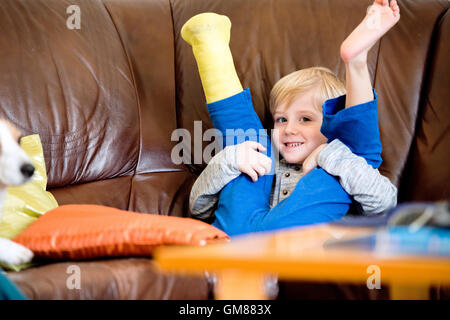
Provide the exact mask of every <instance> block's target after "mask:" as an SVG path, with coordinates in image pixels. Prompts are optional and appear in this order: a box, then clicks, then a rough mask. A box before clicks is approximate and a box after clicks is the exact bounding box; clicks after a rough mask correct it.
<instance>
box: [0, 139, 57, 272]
mask: <svg viewBox="0 0 450 320" xmlns="http://www.w3.org/2000/svg"><path fill="white" fill-rule="evenodd" d="M20 146H21V147H22V149H23V150H24V151H25V153H26V154H27V155H28V156H29V157H30V160H31V162H32V164H33V165H34V167H35V171H34V175H33V178H32V179H31V180H30V181H29V182H27V183H26V184H23V185H21V186H17V187H8V193H7V195H6V197H5V201H4V203H3V208H2V214H1V221H0V237H1V238H8V239H11V238H13V237H15V236H16V235H18V234H19V233H21V232H22V231H23V230H25V228H26V227H28V226H29V225H30V224H31V223H32V222H34V221H35V220H36V219H37V218H39V217H40V216H41V215H42V214H44V213H45V212H47V211H48V210H51V209H54V208H56V207H58V203H57V202H56V200H55V198H54V197H53V195H52V194H51V193H50V192H47V191H46V188H47V171H46V168H45V161H44V152H43V150H42V144H41V139H40V138H39V135H38V134H34V135H30V136H26V137H22V139H21V140H20ZM3 266H5V265H3ZM6 267H8V268H10V269H11V268H12V266H6ZM12 269H15V268H12Z"/></svg>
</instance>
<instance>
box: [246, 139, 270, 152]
mask: <svg viewBox="0 0 450 320" xmlns="http://www.w3.org/2000/svg"><path fill="white" fill-rule="evenodd" d="M244 143H245V144H246V145H247V146H248V147H250V148H252V149H253V150H257V151H263V152H264V151H266V150H267V149H266V147H264V146H263V145H262V144H261V143H259V142H256V141H245V142H244Z"/></svg>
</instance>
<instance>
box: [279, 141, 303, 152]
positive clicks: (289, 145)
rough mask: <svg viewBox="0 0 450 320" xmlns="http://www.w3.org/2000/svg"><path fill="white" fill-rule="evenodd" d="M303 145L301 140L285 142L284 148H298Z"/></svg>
mask: <svg viewBox="0 0 450 320" xmlns="http://www.w3.org/2000/svg"><path fill="white" fill-rule="evenodd" d="M302 145H303V142H286V143H285V144H284V146H285V147H286V150H294V149H296V148H299V147H301V146H302Z"/></svg>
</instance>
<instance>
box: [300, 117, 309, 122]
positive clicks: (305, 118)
mask: <svg viewBox="0 0 450 320" xmlns="http://www.w3.org/2000/svg"><path fill="white" fill-rule="evenodd" d="M308 121H311V119H310V118H307V117H301V118H300V122H308Z"/></svg>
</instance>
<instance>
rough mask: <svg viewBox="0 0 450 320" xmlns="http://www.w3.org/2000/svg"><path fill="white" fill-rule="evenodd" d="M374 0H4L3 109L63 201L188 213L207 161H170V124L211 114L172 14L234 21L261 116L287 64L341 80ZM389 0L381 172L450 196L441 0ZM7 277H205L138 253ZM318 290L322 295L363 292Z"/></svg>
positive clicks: (36, 292)
mask: <svg viewBox="0 0 450 320" xmlns="http://www.w3.org/2000/svg"><path fill="white" fill-rule="evenodd" d="M370 3H371V1H370V0H364V1H362V0H259V1H255V0H253V1H251V0H208V1H206V0H170V1H169V0H71V1H61V0H3V1H1V2H0V31H1V35H0V52H1V59H0V117H4V118H7V119H9V120H10V121H11V122H13V123H14V124H15V125H16V126H17V127H19V128H20V129H21V130H22V132H23V133H24V134H32V133H38V134H40V136H41V139H42V143H43V147H44V153H45V160H46V165H47V173H48V188H49V190H50V191H51V192H52V193H53V194H54V196H55V197H56V199H57V201H58V203H59V204H60V205H62V204H69V203H90V204H102V205H107V206H112V207H116V208H120V209H126V210H133V211H138V212H150V213H158V214H163V215H172V216H188V215H189V212H188V195H189V191H190V188H191V186H192V183H193V181H194V180H195V178H196V175H197V174H198V173H199V172H200V171H201V169H202V168H203V167H204V163H202V164H195V163H194V164H187V165H175V164H174V163H173V162H172V161H171V157H170V155H171V150H172V148H173V146H175V145H176V144H177V143H178V141H171V134H172V132H173V130H175V129H176V128H186V129H188V130H189V131H190V132H191V133H192V134H194V121H196V120H200V121H202V122H201V124H202V129H203V131H204V130H206V129H208V128H210V127H211V122H210V120H209V118H208V113H207V109H206V107H205V104H204V102H205V101H204V97H203V91H202V88H201V83H200V78H199V76H198V72H197V67H196V64H195V61H194V58H193V55H192V53H191V49H190V47H189V46H188V45H187V44H186V43H185V42H184V41H183V40H182V39H181V37H180V29H181V26H182V25H183V24H184V23H185V22H186V21H187V20H188V19H189V18H190V17H191V16H193V15H195V14H197V13H200V12H205V11H212V12H216V13H220V14H225V15H227V16H228V17H230V19H231V21H232V23H233V27H232V34H231V49H232V52H233V55H234V59H235V65H236V68H237V71H238V74H239V77H240V79H241V81H242V83H243V85H244V86H245V87H249V88H250V89H251V91H252V96H253V102H254V106H255V109H256V111H257V113H258V114H259V116H260V117H261V119H262V121H263V124H265V126H266V127H267V128H270V127H271V126H272V123H271V119H270V113H269V111H268V97H269V92H270V89H271V88H272V86H273V85H274V83H275V82H276V81H277V80H278V79H280V78H281V77H282V76H283V75H285V74H287V73H289V72H292V71H294V70H297V69H301V68H304V67H310V66H314V65H322V66H325V67H328V68H330V69H331V70H333V71H335V72H336V73H337V74H338V75H339V76H341V77H343V76H344V71H345V70H344V66H343V64H342V62H341V60H340V57H339V46H340V43H341V42H342V40H343V39H344V38H345V37H346V35H347V34H348V33H349V32H350V31H351V30H352V28H354V27H355V26H356V25H357V24H358V23H359V21H360V20H361V18H362V16H363V14H364V12H365V10H366V8H367V7H368V5H369V4H370ZM399 3H400V7H401V20H400V22H399V24H398V25H397V26H396V27H395V28H394V29H393V30H391V31H390V32H389V33H388V34H387V35H386V36H385V37H384V38H383V39H382V40H381V41H380V42H379V43H377V44H376V45H375V48H374V49H373V50H372V51H371V53H370V55H369V68H370V73H371V76H372V80H373V83H374V86H375V88H376V90H377V92H378V94H379V115H380V127H381V133H382V142H383V159H384V162H383V165H382V167H381V171H382V173H383V174H385V175H386V176H388V177H389V178H390V179H391V180H392V182H393V183H395V184H396V185H397V186H398V187H399V201H400V202H402V201H423V200H427V201H435V200H441V199H449V198H450V189H449V183H448V179H449V176H450V175H449V166H448V159H449V146H450V139H449V136H448V133H449V129H448V128H449V119H450V108H449V107H448V103H449V101H450V93H449V91H448V86H449V84H450V68H449V63H450V62H449V56H448V53H449V47H450V14H449V12H448V7H449V3H448V1H447V0H400V1H399ZM73 4H76V5H78V6H79V7H80V9H81V29H79V30H77V29H75V30H71V29H69V28H68V27H67V25H66V22H67V19H68V18H69V17H70V14H68V13H66V9H67V7H68V6H69V5H73ZM206 143H208V142H205V144H206ZM192 148H193V146H192ZM192 159H194V158H193V157H192ZM72 264H76V265H78V266H79V267H80V270H81V289H79V290H78V289H68V288H67V286H66V281H67V278H68V276H69V274H68V273H67V270H68V269H67V268H68V266H70V265H72ZM9 276H10V278H11V279H12V280H13V281H14V282H15V283H16V284H17V285H18V286H19V288H20V289H21V290H22V291H23V292H24V293H25V294H26V295H27V296H28V297H30V298H32V299H207V298H210V297H211V285H210V284H209V283H208V281H207V280H206V277H188V276H183V275H171V274H160V273H159V272H158V271H157V269H156V267H155V263H154V262H153V261H152V260H151V259H143V258H116V259H101V260H96V261H75V262H74V261H71V262H56V263H55V262H53V263H49V264H46V265H43V266H39V267H34V268H30V269H27V270H24V271H21V272H18V273H9ZM281 288H285V285H284V284H283V285H282V286H281ZM302 288H303V290H304V291H305V290H306V289H305V288H307V292H311V291H310V290H311V288H310V285H309V284H308V285H305V286H302V284H301V283H300V284H297V287H296V290H300V291H301V290H302ZM314 288H316V289H317V288H319V289H318V290H319V292H320V294H319V295H316V296H318V297H321V298H323V297H324V296H326V295H327V294H336V295H337V296H336V297H337V298H339V297H341V298H342V297H362V298H371V297H373V295H372V294H371V293H367V292H365V293H362V295H355V294H354V293H352V292H350V291H348V290H337V291H336V290H329V288H328V289H327V287H320V286H319V287H317V286H315V287H314ZM366 291H367V290H366ZM283 292H284V294H286V293H287V292H289V290H285V291H283ZM300 296H301V295H300ZM287 297H288V296H287ZM302 297H306V298H307V297H308V295H304V296H302Z"/></svg>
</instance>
